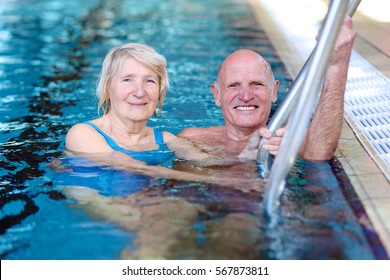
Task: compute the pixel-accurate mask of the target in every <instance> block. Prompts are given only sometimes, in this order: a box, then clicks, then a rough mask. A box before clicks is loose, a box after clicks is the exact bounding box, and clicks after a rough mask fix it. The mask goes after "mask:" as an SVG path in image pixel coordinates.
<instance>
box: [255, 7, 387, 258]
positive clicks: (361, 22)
mask: <svg viewBox="0 0 390 280" xmlns="http://www.w3.org/2000/svg"><path fill="white" fill-rule="evenodd" d="M247 2H248V4H249V5H250V6H251V7H252V9H253V11H254V14H255V15H256V17H257V19H258V21H259V22H260V24H261V25H262V27H263V28H264V29H265V31H266V33H267V35H268V36H269V38H270V40H271V42H272V44H273V45H274V47H275V49H276V51H277V52H278V54H279V55H280V57H281V59H282V60H283V62H284V63H285V65H286V67H287V69H288V71H289V73H290V75H291V76H292V77H296V75H297V74H298V73H299V71H300V70H301V68H302V65H303V64H304V62H305V61H306V58H307V57H308V55H309V54H310V52H311V50H312V46H313V45H314V44H315V41H314V37H315V35H316V32H317V31H316V30H314V29H315V28H313V27H316V26H318V23H319V22H320V21H321V20H322V19H323V18H324V15H325V13H326V9H325V10H324V9H323V7H324V6H325V8H326V5H327V4H328V3H329V1H325V0H295V1H289V0H273V1H265V0H247ZM287 5H288V7H286V6H287ZM372 5H375V3H372ZM280 7H284V8H283V9H281V8H280ZM359 8H360V7H359ZM359 8H358V10H357V12H356V13H355V15H354V17H353V20H354V26H355V28H356V29H357V32H358V37H357V39H356V41H355V44H354V51H355V52H357V53H358V54H359V55H360V56H362V57H363V58H364V59H365V60H366V61H367V62H369V64H371V65H372V66H374V67H375V68H376V69H377V70H378V71H379V72H380V73H382V74H383V75H384V76H386V77H387V78H390V67H389V66H390V16H389V20H387V21H385V22H383V21H379V20H376V19H375V18H374V17H369V16H367V15H365V14H363V13H362V12H361V11H360V10H359ZM313 32H314V33H313ZM357 135H358V136H359V133H358V132H357V130H356V127H354V125H353V124H352V123H351V122H350V120H349V117H348V116H347V115H345V121H344V126H343V132H342V136H341V139H340V142H339V147H338V150H337V155H336V156H337V158H338V160H339V161H340V162H341V164H342V166H343V168H344V170H345V172H346V173H347V175H348V177H349V179H350V181H351V183H352V185H353V187H354V189H355V191H356V193H357V195H358V196H359V198H360V200H361V202H362V204H363V206H364V208H365V210H366V212H367V214H368V216H369V218H370V220H371V223H372V225H373V227H374V229H375V231H376V232H377V233H378V235H379V238H380V239H381V241H382V244H383V245H384V247H385V249H386V250H387V253H388V255H390V182H389V179H388V178H389V173H388V169H387V170H386V167H385V169H383V167H382V166H381V164H380V163H379V164H378V161H377V160H376V159H375V155H373V153H372V151H369V149H366V148H365V147H367V145H366V143H365V139H364V137H361V135H360V137H357ZM370 155H371V156H370Z"/></svg>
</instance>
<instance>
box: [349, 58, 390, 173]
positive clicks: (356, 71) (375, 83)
mask: <svg viewBox="0 0 390 280" xmlns="http://www.w3.org/2000/svg"><path fill="white" fill-rule="evenodd" d="M345 113H346V115H347V120H348V121H349V123H350V125H351V126H352V128H353V129H354V130H355V133H356V135H357V137H358V138H359V140H360V141H361V142H362V144H363V146H365V148H366V150H367V151H368V152H369V154H370V156H371V157H372V158H373V159H374V161H375V162H376V163H377V165H378V166H379V168H381V170H382V171H383V172H384V174H385V176H386V177H387V179H388V180H390V79H388V78H387V77H386V76H384V75H383V74H382V73H380V72H379V71H378V70H377V69H376V68H374V67H373V66H372V65H371V64H369V63H368V62H367V61H366V60H365V59H364V58H363V57H361V56H360V55H359V54H357V53H356V52H353V54H352V57H351V63H350V67H349V72H348V83H347V89H346V94H345ZM362 136H363V137H362Z"/></svg>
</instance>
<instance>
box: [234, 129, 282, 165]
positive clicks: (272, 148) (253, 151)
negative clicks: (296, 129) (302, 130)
mask: <svg viewBox="0 0 390 280" xmlns="http://www.w3.org/2000/svg"><path fill="white" fill-rule="evenodd" d="M285 130H286V128H285V127H282V128H279V129H278V130H276V133H275V135H274V136H273V135H272V133H271V131H269V130H268V129H267V128H265V127H262V128H260V129H258V130H256V131H255V132H254V133H253V134H252V135H251V137H250V138H249V140H248V143H247V145H246V146H245V148H244V149H243V150H242V152H241V153H240V154H239V155H238V157H239V158H245V159H252V160H256V159H257V154H258V151H259V145H260V141H261V139H263V148H264V149H265V150H267V151H268V152H269V153H270V154H271V155H274V156H275V155H277V154H278V152H279V148H280V143H281V142H282V138H283V135H284V132H285Z"/></svg>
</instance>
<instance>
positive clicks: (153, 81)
mask: <svg viewBox="0 0 390 280" xmlns="http://www.w3.org/2000/svg"><path fill="white" fill-rule="evenodd" d="M146 82H147V83H149V84H155V83H156V81H155V80H151V79H149V80H146Z"/></svg>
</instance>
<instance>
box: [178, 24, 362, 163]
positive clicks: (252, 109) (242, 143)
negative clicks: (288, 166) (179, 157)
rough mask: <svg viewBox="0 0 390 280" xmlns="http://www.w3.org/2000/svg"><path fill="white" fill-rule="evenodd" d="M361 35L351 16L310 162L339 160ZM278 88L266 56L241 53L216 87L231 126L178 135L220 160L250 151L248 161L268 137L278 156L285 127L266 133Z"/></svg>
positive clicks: (314, 130) (307, 149) (306, 154)
mask: <svg viewBox="0 0 390 280" xmlns="http://www.w3.org/2000/svg"><path fill="white" fill-rule="evenodd" d="M355 37H356V30H355V29H354V28H353V24H352V20H351V18H349V17H346V19H345V20H344V23H343V26H342V28H341V31H340V35H339V37H338V39H337V42H336V46H335V49H334V51H333V54H332V58H331V61H330V63H329V66H328V69H327V72H326V75H325V79H324V85H323V89H322V94H321V98H320V100H319V103H318V107H317V110H316V112H315V114H314V116H313V119H312V122H311V124H310V127H309V129H308V131H307V134H306V138H305V141H304V143H303V145H302V147H301V151H300V155H301V156H302V157H303V158H304V159H307V160H327V159H330V158H332V157H333V156H334V153H335V150H336V148H337V144H338V140H339V138H340V134H341V128H342V123H343V110H344V107H343V105H344V92H345V86H346V81H347V73H348V65H349V60H350V56H351V52H352V46H353V42H354V39H355ZM278 86H279V82H278V81H275V79H274V76H273V73H272V70H271V67H270V66H269V64H268V63H267V62H266V61H265V60H264V58H262V57H261V56H260V55H259V54H257V53H255V52H253V51H251V50H238V51H236V52H234V53H233V54H231V55H229V56H228V57H227V58H226V59H225V60H224V61H223V63H222V65H221V66H220V68H219V73H218V78H217V80H216V81H215V82H214V83H213V84H212V85H211V91H212V93H213V95H214V101H215V104H216V105H217V106H218V107H221V108H222V114H223V117H224V119H225V124H224V125H222V126H213V127H208V128H187V129H184V130H183V131H182V132H180V133H179V134H178V135H179V136H180V137H184V138H187V139H190V140H191V141H193V142H194V143H195V144H196V145H197V146H198V147H200V148H201V149H203V150H206V151H208V152H209V153H211V154H214V155H218V156H237V155H239V154H240V152H241V151H242V150H243V148H244V147H247V149H245V150H244V151H245V152H246V153H247V154H246V157H247V158H248V155H249V154H252V155H255V154H257V153H256V149H257V148H258V144H259V140H260V138H261V137H263V138H265V141H264V148H265V149H267V150H269V151H270V153H271V154H274V155H275V154H277V152H278V149H279V146H280V142H281V138H282V136H283V134H284V128H283V129H279V130H278V131H276V135H274V136H273V135H272V134H271V132H270V131H269V130H267V129H266V122H267V119H268V117H269V114H270V111H271V105H272V103H273V102H275V101H276V99H277V91H278ZM250 152H251V153H250ZM252 157H253V156H252ZM253 158H254V157H253Z"/></svg>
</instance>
